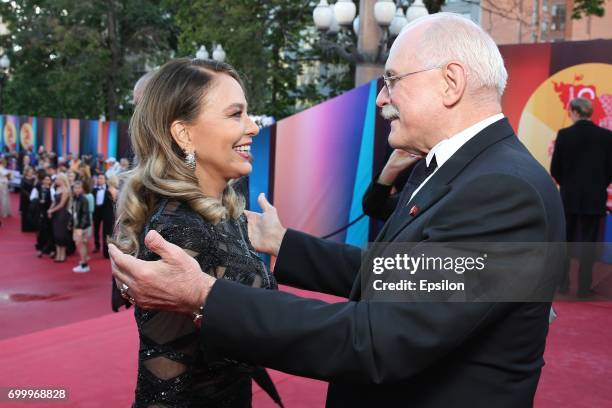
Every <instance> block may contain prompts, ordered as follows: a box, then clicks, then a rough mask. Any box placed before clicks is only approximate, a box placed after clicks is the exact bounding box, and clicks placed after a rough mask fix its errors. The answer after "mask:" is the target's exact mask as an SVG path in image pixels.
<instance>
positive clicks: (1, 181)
mask: <svg viewBox="0 0 612 408" xmlns="http://www.w3.org/2000/svg"><path fill="white" fill-rule="evenodd" d="M6 163H7V162H6V159H4V158H3V159H0V218H6V217H10V216H11V215H12V214H13V213H12V211H11V201H10V198H9V181H10V180H11V172H10V171H8V169H7V168H6V165H7V164H6Z"/></svg>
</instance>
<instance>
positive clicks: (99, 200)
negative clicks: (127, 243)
mask: <svg viewBox="0 0 612 408" xmlns="http://www.w3.org/2000/svg"><path fill="white" fill-rule="evenodd" d="M93 195H94V198H95V200H96V207H95V209H94V214H93V220H94V228H93V229H94V244H95V249H94V251H93V252H94V253H97V252H100V225H101V226H102V245H103V246H102V253H103V254H104V257H105V258H108V245H107V236H109V235H111V234H112V233H113V198H112V196H111V193H110V192H109V191H108V188H107V185H106V176H105V175H104V174H99V175H98V177H97V186H96V187H95V188H94V189H93Z"/></svg>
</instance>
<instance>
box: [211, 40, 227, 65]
mask: <svg viewBox="0 0 612 408" xmlns="http://www.w3.org/2000/svg"><path fill="white" fill-rule="evenodd" d="M212 57H213V59H214V60H215V61H218V62H224V61H225V51H224V50H223V47H222V46H221V44H217V47H216V48H215V50H214V51H213V55H212Z"/></svg>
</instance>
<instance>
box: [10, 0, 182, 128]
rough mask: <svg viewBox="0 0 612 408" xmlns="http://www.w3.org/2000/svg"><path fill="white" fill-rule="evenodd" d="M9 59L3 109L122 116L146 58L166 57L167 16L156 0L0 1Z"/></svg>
mask: <svg viewBox="0 0 612 408" xmlns="http://www.w3.org/2000/svg"><path fill="white" fill-rule="evenodd" d="M0 16H1V17H2V20H3V21H4V22H5V23H6V24H7V28H8V31H9V34H7V35H4V36H2V38H0V44H1V46H2V48H3V49H5V50H6V52H7V53H8V54H9V57H10V58H11V72H12V75H11V78H10V81H9V82H8V83H7V85H6V89H5V95H6V99H5V101H6V102H5V107H6V108H5V110H6V111H8V112H15V113H19V114H23V115H42V116H60V117H81V118H87V117H90V118H91V117H93V118H97V117H99V116H100V115H101V114H104V115H105V116H106V117H107V118H108V119H110V120H115V119H125V118H127V117H129V114H130V113H131V106H130V103H129V102H130V92H131V88H132V86H133V84H134V81H135V80H136V79H137V78H138V76H139V75H140V74H142V73H143V67H144V65H145V63H146V62H147V61H153V62H154V61H162V60H163V59H165V58H167V54H168V51H169V50H170V49H171V45H172V35H173V31H172V21H171V18H170V16H169V15H168V14H167V13H166V12H165V9H164V8H163V7H162V6H161V1H155V0H123V1H118V0H83V1H78V2H75V1H71V0H39V1H35V0H16V1H11V2H8V3H2V4H0Z"/></svg>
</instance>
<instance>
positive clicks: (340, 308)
mask: <svg viewBox="0 0 612 408" xmlns="http://www.w3.org/2000/svg"><path fill="white" fill-rule="evenodd" d="M506 78H507V74H506V70H505V68H504V65H503V60H502V58H501V55H500V54H499V51H498V49H497V47H496V46H495V43H494V42H493V40H492V39H491V38H490V37H489V36H488V35H487V34H486V33H485V32H484V31H483V30H482V29H481V28H480V27H478V26H477V25H475V24H473V23H472V22H471V21H469V20H467V19H464V18H462V17H460V16H457V15H450V14H448V13H440V14H435V15H432V16H429V17H426V18H423V19H419V20H417V21H415V22H413V23H411V24H410V25H408V26H407V28H406V29H405V30H404V31H403V32H402V34H400V36H399V37H398V38H397V40H396V41H395V42H394V44H393V46H392V48H391V51H390V55H389V59H388V61H387V64H386V75H385V87H384V88H383V89H382V90H381V91H380V93H379V95H378V99H377V104H378V105H379V106H381V107H382V109H383V112H382V113H383V115H384V116H385V117H386V118H387V119H389V120H391V121H392V123H391V133H390V135H389V143H390V144H391V146H392V147H394V148H398V149H402V150H405V151H407V152H411V153H414V154H419V155H424V156H425V158H424V159H423V160H421V161H420V162H419V163H418V164H417V165H416V168H415V169H414V171H413V173H412V176H411V179H410V180H409V181H408V183H407V185H408V186H410V187H406V188H405V189H404V190H403V192H402V196H401V197H400V200H399V204H398V206H397V209H396V211H395V212H394V213H393V215H392V216H391V218H390V219H389V221H388V222H387V223H386V225H385V227H384V228H383V231H382V232H381V234H380V236H379V237H378V239H377V241H378V242H388V243H401V242H412V243H417V244H419V245H420V244H421V243H426V242H440V243H444V242H447V243H448V242H463V241H472V242H498V243H500V242H501V243H504V244H505V243H509V242H533V243H537V242H556V241H562V240H563V237H564V233H565V226H564V219H563V209H562V205H561V200H560V197H559V194H558V192H557V190H556V188H555V186H554V184H553V182H552V180H551V178H550V176H549V175H548V173H547V172H546V170H545V169H544V168H542V167H541V166H540V165H539V164H538V163H537V162H536V160H535V159H534V158H533V157H532V156H531V155H530V154H529V152H528V151H527V149H526V148H525V147H524V146H523V145H522V144H521V143H520V142H519V140H518V139H517V137H516V135H515V134H514V131H513V130H512V128H511V126H510V124H509V123H508V121H507V119H505V118H504V117H503V114H501V106H500V98H501V95H502V93H503V89H504V87H505V83H506ZM330 176H333V175H330ZM260 204H261V205H262V207H263V208H264V213H263V215H258V214H253V213H250V214H249V236H250V238H251V241H252V243H253V245H254V246H255V248H256V249H258V250H260V251H264V252H267V253H271V254H274V255H277V256H278V259H277V262H276V267H275V275H276V277H277V279H278V281H279V282H281V283H285V284H289V285H293V286H297V287H302V288H306V289H310V290H316V291H320V292H325V293H331V294H334V295H337V296H343V297H346V298H348V301H347V302H341V303H336V304H327V303H324V302H321V301H317V300H310V299H303V298H299V297H296V296H293V295H291V294H287V293H282V292H273V291H263V290H258V289H254V288H251V287H245V286H240V285H236V284H234V283H232V282H228V281H225V280H222V279H220V280H215V279H214V278H212V277H211V276H209V275H206V274H203V273H202V272H201V271H200V270H199V267H198V264H197V262H195V260H193V259H192V258H190V257H189V256H187V255H186V254H185V253H184V252H183V251H182V250H181V249H180V248H178V247H176V246H173V245H171V244H169V243H168V242H166V241H165V240H164V239H163V238H162V237H161V236H160V235H159V234H157V233H156V232H154V231H151V232H150V233H149V235H147V237H146V239H145V243H146V245H147V246H148V247H149V248H151V250H153V251H154V252H156V253H158V254H159V255H160V256H161V257H162V259H163V261H158V262H154V263H151V262H144V261H140V260H138V259H136V258H134V257H131V256H128V255H124V254H122V253H120V252H119V251H118V250H117V249H116V248H115V247H111V256H112V258H113V260H114V262H115V265H116V268H115V269H114V274H115V277H116V278H117V281H118V284H119V285H120V286H121V287H123V289H124V291H125V295H126V296H130V297H132V299H133V301H135V302H136V303H137V304H138V305H140V306H142V307H144V308H155V309H167V310H174V311H177V312H182V313H190V312H194V313H195V315H194V316H195V321H200V322H201V325H202V326H201V339H202V346H203V349H204V350H210V351H214V352H215V353H220V355H224V356H226V357H228V358H234V359H237V360H242V361H249V362H251V363H256V364H260V365H263V366H266V367H271V368H275V369H279V370H282V371H285V372H288V373H292V374H297V375H301V376H306V377H311V378H317V379H321V380H326V381H329V382H330V385H329V390H328V395H327V406H329V407H406V406H413V407H444V408H446V407H487V408H489V407H512V408H516V407H528V406H531V405H532V404H533V398H534V394H535V391H536V387H537V384H538V380H539V376H540V370H541V368H542V366H543V364H544V362H543V357H542V356H543V352H544V347H545V339H546V334H547V330H548V313H549V309H550V302H548V301H546V302H539V303H537V302H534V303H530V302H514V303H490V302H488V303H487V302H455V303H450V302H435V303H421V302H407V301H404V302H372V301H369V300H368V299H367V298H365V297H364V295H363V294H362V284H361V282H362V276H360V274H359V269H360V265H361V263H362V259H368V257H369V256H370V255H371V254H370V252H367V253H366V255H365V258H362V256H361V255H362V254H361V250H360V249H359V248H355V247H351V246H347V245H342V244H338V243H333V242H327V241H323V240H320V239H318V238H315V237H312V236H309V235H307V234H304V233H301V232H298V231H293V230H286V229H285V228H284V227H283V226H282V225H281V224H280V221H279V220H278V217H277V214H276V210H275V209H274V207H272V206H271V205H270V204H269V203H268V202H267V201H266V200H265V198H263V197H261V198H260ZM417 248H419V246H418V245H417ZM553 260H554V259H549V255H548V253H546V254H544V255H542V256H541V259H539V261H553ZM518 272H521V271H520V270H517V273H518ZM547 272H550V271H544V270H539V271H536V273H537V275H533V276H529V282H522V283H523V284H525V283H527V284H531V282H533V284H534V285H535V284H536V282H538V281H540V280H541V279H542V278H543V275H545V274H546V273H547ZM501 279H505V277H503V276H502V277H501ZM557 279H558V277H557ZM124 285H126V286H124ZM126 287H127V289H126ZM551 293H552V291H551ZM249 342H253V343H251V344H257V347H244V344H248V343H249Z"/></svg>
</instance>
